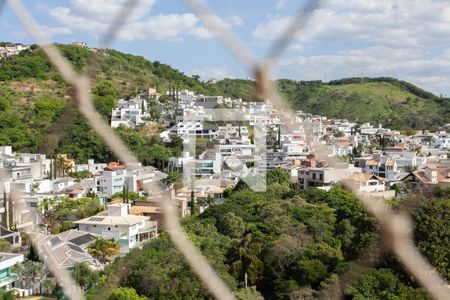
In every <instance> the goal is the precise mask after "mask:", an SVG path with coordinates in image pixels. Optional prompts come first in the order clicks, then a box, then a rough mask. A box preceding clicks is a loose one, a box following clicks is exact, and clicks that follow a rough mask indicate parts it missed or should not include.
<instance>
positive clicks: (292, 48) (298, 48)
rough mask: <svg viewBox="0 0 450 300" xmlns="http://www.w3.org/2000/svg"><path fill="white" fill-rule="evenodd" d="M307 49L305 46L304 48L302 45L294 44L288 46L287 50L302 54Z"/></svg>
mask: <svg viewBox="0 0 450 300" xmlns="http://www.w3.org/2000/svg"><path fill="white" fill-rule="evenodd" d="M304 49H305V46H303V45H302V44H293V45H290V46H288V48H287V50H288V51H292V52H300V51H303V50H304Z"/></svg>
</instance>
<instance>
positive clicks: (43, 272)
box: [27, 260, 48, 294]
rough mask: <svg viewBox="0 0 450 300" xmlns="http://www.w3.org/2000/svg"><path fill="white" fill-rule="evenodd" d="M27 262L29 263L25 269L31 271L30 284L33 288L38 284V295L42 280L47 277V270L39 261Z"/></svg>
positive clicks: (40, 290)
mask: <svg viewBox="0 0 450 300" xmlns="http://www.w3.org/2000/svg"><path fill="white" fill-rule="evenodd" d="M28 262H30V263H29V264H28V265H27V267H28V268H30V269H31V270H32V271H31V282H32V284H33V287H34V286H36V284H37V283H38V284H39V294H40V293H41V292H42V285H41V283H42V280H43V279H44V278H45V277H46V276H47V274H48V270H47V268H46V267H45V266H44V264H43V263H41V262H40V261H31V260H28Z"/></svg>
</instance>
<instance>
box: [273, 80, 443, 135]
mask: <svg viewBox="0 0 450 300" xmlns="http://www.w3.org/2000/svg"><path fill="white" fill-rule="evenodd" d="M279 89H280V92H281V93H282V94H283V95H284V97H285V98H286V99H287V100H288V101H289V102H290V103H291V105H292V106H293V107H294V108H295V109H301V110H303V111H306V112H311V113H315V114H320V115H325V116H327V117H331V118H346V119H348V120H351V121H358V122H370V123H373V124H383V125H385V126H387V127H390V128H393V129H400V130H410V129H413V130H421V129H430V130H434V129H436V128H437V127H438V126H441V125H443V124H445V123H448V122H449V121H450V99H447V98H441V97H437V96H435V95H433V94H431V93H428V92H426V91H423V90H421V89H419V88H417V87H416V86H414V85H412V84H409V83H407V82H404V81H399V80H396V79H393V78H349V79H343V80H336V81H331V82H329V83H328V84H325V83H322V82H320V81H310V82H301V81H300V82H296V81H292V80H280V81H279Z"/></svg>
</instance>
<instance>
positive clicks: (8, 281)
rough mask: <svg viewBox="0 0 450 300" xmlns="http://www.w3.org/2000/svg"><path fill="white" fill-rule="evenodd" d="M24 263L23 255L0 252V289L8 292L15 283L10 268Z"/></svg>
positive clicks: (14, 277)
mask: <svg viewBox="0 0 450 300" xmlns="http://www.w3.org/2000/svg"><path fill="white" fill-rule="evenodd" d="M23 261H24V257H23V254H18V253H6V252H0V288H3V289H5V290H10V289H11V288H13V287H14V282H16V281H17V276H16V275H15V274H14V273H13V272H12V271H11V267H12V266H14V265H15V264H17V263H21V262H23Z"/></svg>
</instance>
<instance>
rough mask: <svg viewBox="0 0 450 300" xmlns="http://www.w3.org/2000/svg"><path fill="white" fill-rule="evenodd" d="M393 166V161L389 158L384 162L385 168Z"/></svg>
mask: <svg viewBox="0 0 450 300" xmlns="http://www.w3.org/2000/svg"><path fill="white" fill-rule="evenodd" d="M394 164H395V160H393V159H391V158H389V159H387V160H386V166H389V167H392V166H393V165H394Z"/></svg>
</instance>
